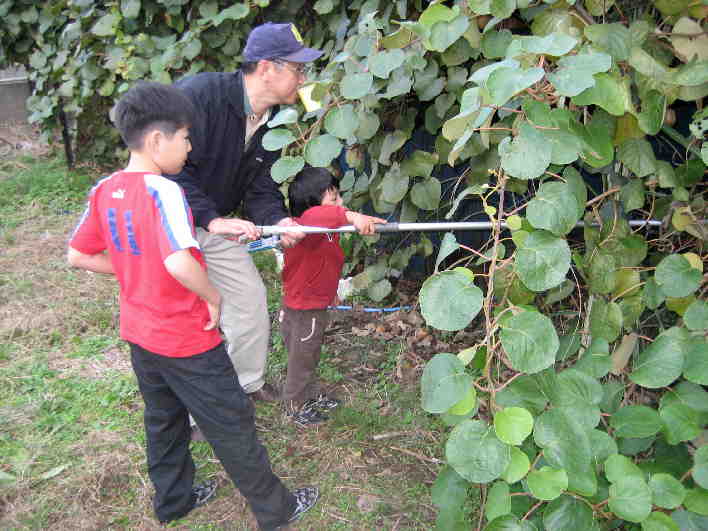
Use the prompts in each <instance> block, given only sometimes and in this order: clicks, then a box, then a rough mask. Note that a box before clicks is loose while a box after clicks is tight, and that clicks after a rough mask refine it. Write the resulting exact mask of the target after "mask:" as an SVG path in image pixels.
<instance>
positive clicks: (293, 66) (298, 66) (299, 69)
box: [271, 59, 310, 76]
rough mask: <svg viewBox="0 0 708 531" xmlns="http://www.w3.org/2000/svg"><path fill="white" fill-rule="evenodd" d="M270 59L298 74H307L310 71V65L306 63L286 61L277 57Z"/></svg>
mask: <svg viewBox="0 0 708 531" xmlns="http://www.w3.org/2000/svg"><path fill="white" fill-rule="evenodd" d="M271 61H272V62H274V63H276V64H279V65H281V66H284V67H286V68H287V69H288V70H290V71H291V72H294V73H296V74H297V75H299V76H307V75H308V74H309V73H310V65H308V64H306V63H288V62H287V61H279V60H278V59H271Z"/></svg>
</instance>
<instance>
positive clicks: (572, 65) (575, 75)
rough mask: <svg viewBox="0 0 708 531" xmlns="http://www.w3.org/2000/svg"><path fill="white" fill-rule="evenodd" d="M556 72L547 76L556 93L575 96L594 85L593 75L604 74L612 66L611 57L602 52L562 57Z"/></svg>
mask: <svg viewBox="0 0 708 531" xmlns="http://www.w3.org/2000/svg"><path fill="white" fill-rule="evenodd" d="M558 66H559V68H558V70H556V71H555V72H554V73H552V74H548V76H547V77H548V80H549V81H550V82H551V83H553V85H554V86H555V87H556V90H558V93H559V94H561V95H563V96H577V95H578V94H580V93H581V92H582V91H584V90H585V89H588V88H590V87H592V86H594V85H595V78H594V77H593V74H598V73H600V72H606V71H608V70H609V69H610V67H611V66H612V57H610V56H609V55H607V54H606V53H602V52H594V53H582V54H577V55H569V56H565V57H562V58H561V59H560V60H559V61H558Z"/></svg>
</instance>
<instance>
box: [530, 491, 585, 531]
mask: <svg viewBox="0 0 708 531" xmlns="http://www.w3.org/2000/svg"><path fill="white" fill-rule="evenodd" d="M543 524H544V525H545V526H546V529H558V530H561V529H574V530H577V531H580V530H581V529H587V530H591V529H595V528H596V527H597V522H596V521H595V519H594V517H593V512H592V509H591V508H590V507H588V504H587V503H584V502H583V501H581V500H578V499H576V498H573V497H571V496H568V495H565V494H564V495H563V496H560V497H559V498H556V499H555V500H553V501H552V502H551V503H549V504H548V505H547V506H546V508H545V510H544V511H543Z"/></svg>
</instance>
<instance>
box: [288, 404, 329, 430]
mask: <svg viewBox="0 0 708 531" xmlns="http://www.w3.org/2000/svg"><path fill="white" fill-rule="evenodd" d="M288 416H289V417H290V419H291V420H292V421H293V422H294V423H295V424H297V425H298V426H302V427H307V426H314V425H316V424H322V423H323V422H325V421H326V420H328V419H329V417H328V416H327V415H323V414H322V413H320V412H319V411H317V410H316V409H313V408H309V407H305V406H303V407H301V408H300V409H296V410H294V411H290V412H289V413H288Z"/></svg>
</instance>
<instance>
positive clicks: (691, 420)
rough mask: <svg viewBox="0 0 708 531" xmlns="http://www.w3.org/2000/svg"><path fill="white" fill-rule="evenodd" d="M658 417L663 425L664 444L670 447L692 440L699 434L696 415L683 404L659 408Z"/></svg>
mask: <svg viewBox="0 0 708 531" xmlns="http://www.w3.org/2000/svg"><path fill="white" fill-rule="evenodd" d="M659 416H660V417H661V421H662V422H663V423H664V428H663V432H664V436H665V437H666V442H668V443H669V444H671V445H676V444H678V443H680V442H681V441H689V440H691V439H694V438H696V437H698V435H699V434H700V432H701V429H700V427H699V426H698V414H697V413H696V412H695V411H694V410H693V409H691V408H690V407H688V406H687V405H685V404H681V403H679V402H674V403H670V404H664V405H662V406H661V407H660V408H659Z"/></svg>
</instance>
